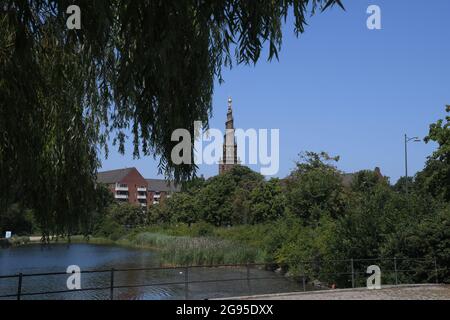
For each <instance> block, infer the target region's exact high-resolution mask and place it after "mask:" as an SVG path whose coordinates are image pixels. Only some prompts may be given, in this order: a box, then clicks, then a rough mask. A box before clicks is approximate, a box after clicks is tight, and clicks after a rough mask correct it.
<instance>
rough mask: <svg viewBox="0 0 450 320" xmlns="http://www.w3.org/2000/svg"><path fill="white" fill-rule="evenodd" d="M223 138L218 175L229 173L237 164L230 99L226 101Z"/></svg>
mask: <svg viewBox="0 0 450 320" xmlns="http://www.w3.org/2000/svg"><path fill="white" fill-rule="evenodd" d="M225 129H226V130H225V136H224V144H223V156H222V159H221V161H220V163H219V174H222V173H224V172H227V171H230V170H231V168H233V167H234V166H235V165H237V164H239V160H238V157H237V144H236V139H235V137H234V119H233V107H232V100H231V98H229V99H228V112H227V121H226V122H225Z"/></svg>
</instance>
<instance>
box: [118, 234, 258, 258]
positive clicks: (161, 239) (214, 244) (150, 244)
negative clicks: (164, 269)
mask: <svg viewBox="0 0 450 320" xmlns="http://www.w3.org/2000/svg"><path fill="white" fill-rule="evenodd" d="M122 241H123V240H122ZM126 241H127V242H128V243H131V244H133V245H134V246H137V247H144V248H154V249H157V250H158V251H159V253H160V258H161V262H162V263H163V264H165V265H177V266H178V265H212V264H239V263H247V262H258V261H261V258H262V254H261V251H260V250H258V249H256V248H252V247H249V246H246V245H242V244H239V243H236V242H234V241H229V240H224V239H219V238H215V237H190V236H174V235H168V234H163V233H155V232H148V231H147V232H140V233H135V234H133V235H132V236H130V237H128V239H126ZM119 243H120V241H119Z"/></svg>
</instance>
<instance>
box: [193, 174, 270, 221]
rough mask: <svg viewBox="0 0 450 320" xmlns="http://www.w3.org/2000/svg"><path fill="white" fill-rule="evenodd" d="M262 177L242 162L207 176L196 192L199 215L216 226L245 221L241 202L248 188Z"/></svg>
mask: <svg viewBox="0 0 450 320" xmlns="http://www.w3.org/2000/svg"><path fill="white" fill-rule="evenodd" d="M263 179H264V178H263V176H262V175H260V174H259V173H256V172H254V171H252V170H250V169H249V168H247V167H244V166H235V167H233V169H232V170H230V171H228V172H226V173H224V174H221V175H218V176H215V177H212V178H210V179H209V180H208V181H207V182H206V185H205V187H204V188H203V189H201V190H200V191H199V192H198V193H197V197H198V199H199V201H198V210H199V214H200V217H201V218H202V219H203V220H204V221H206V222H208V223H211V224H214V225H216V226H227V225H232V224H239V223H243V222H245V220H246V217H245V215H246V213H245V212H246V211H245V210H246V209H245V208H246V204H245V202H246V201H247V199H248V195H249V194H250V191H251V190H253V189H254V188H256V186H257V185H259V184H260V183H261V182H262V181H263ZM235 210H237V212H236V213H237V215H236V213H235ZM241 214H242V215H244V216H241Z"/></svg>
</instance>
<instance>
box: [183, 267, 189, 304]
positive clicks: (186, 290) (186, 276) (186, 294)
mask: <svg viewBox="0 0 450 320" xmlns="http://www.w3.org/2000/svg"><path fill="white" fill-rule="evenodd" d="M184 299H185V300H189V267H186V268H185V270H184Z"/></svg>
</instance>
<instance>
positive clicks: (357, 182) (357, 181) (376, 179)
mask: <svg viewBox="0 0 450 320" xmlns="http://www.w3.org/2000/svg"><path fill="white" fill-rule="evenodd" d="M380 183H381V184H384V185H386V186H387V185H389V182H388V180H387V179H386V178H384V177H382V176H381V175H380V173H379V172H377V171H371V170H362V171H358V172H357V173H356V174H355V175H354V177H353V180H352V184H351V189H352V191H354V192H362V193H367V192H371V191H372V190H373V189H374V187H375V186H376V185H378V184H380Z"/></svg>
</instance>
